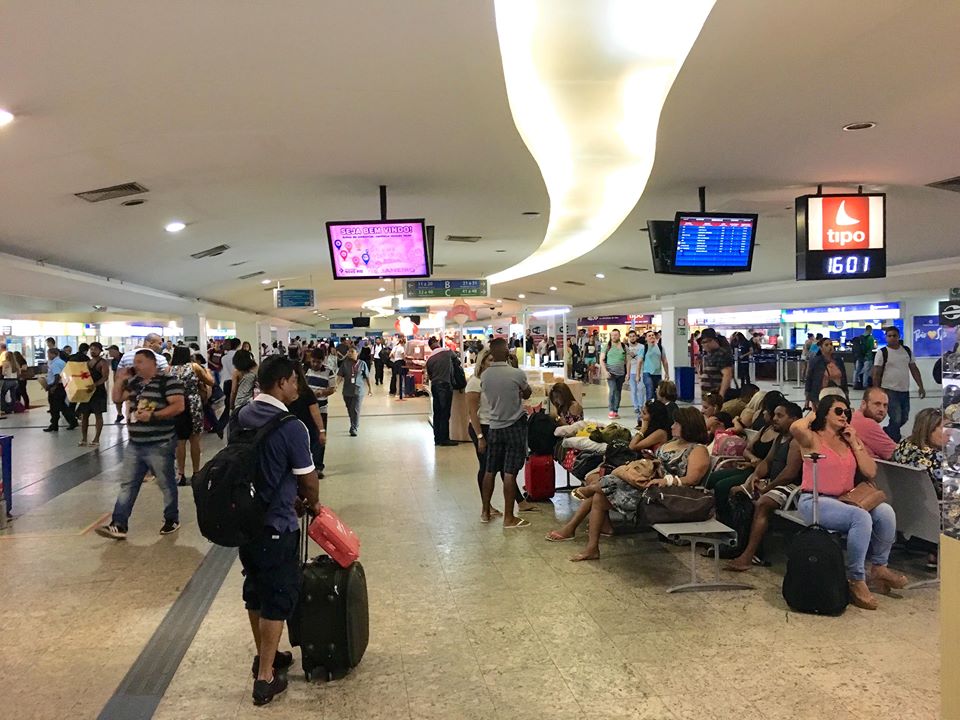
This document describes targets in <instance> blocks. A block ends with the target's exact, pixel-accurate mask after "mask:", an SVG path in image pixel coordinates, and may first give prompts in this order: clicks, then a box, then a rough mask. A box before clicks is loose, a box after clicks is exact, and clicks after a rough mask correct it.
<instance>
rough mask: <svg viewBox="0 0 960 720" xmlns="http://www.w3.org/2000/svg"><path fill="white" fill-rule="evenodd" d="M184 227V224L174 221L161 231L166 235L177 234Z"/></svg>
mask: <svg viewBox="0 0 960 720" xmlns="http://www.w3.org/2000/svg"><path fill="white" fill-rule="evenodd" d="M186 226H187V224H186V223H185V222H180V221H179V220H174V221H173V222H170V223H167V224H166V225H165V226H164V228H163V229H164V230H166V231H167V232H168V233H178V232H180V231H181V230H183V229H184V228H185V227H186Z"/></svg>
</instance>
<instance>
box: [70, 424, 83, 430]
mask: <svg viewBox="0 0 960 720" xmlns="http://www.w3.org/2000/svg"><path fill="white" fill-rule="evenodd" d="M78 427H80V423H74V424H73V425H67V430H76V429H77V428H78Z"/></svg>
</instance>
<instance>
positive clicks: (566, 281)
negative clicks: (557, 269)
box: [563, 280, 586, 287]
mask: <svg viewBox="0 0 960 720" xmlns="http://www.w3.org/2000/svg"><path fill="white" fill-rule="evenodd" d="M563 284H564V285H577V286H578V287H583V286H584V285H586V283H582V282H580V281H579V280H564V281H563Z"/></svg>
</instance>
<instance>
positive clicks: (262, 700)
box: [253, 673, 287, 705]
mask: <svg viewBox="0 0 960 720" xmlns="http://www.w3.org/2000/svg"><path fill="white" fill-rule="evenodd" d="M286 689H287V676H286V675H281V674H280V673H275V674H274V676H273V680H272V681H271V682H267V681H266V680H255V681H254V683H253V704H254V705H266V704H267V703H268V702H270V701H271V700H273V699H274V698H275V697H276V696H277V695H279V694H280V693H282V692H283V691H284V690H286Z"/></svg>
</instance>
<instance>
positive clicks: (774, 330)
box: [687, 309, 780, 349]
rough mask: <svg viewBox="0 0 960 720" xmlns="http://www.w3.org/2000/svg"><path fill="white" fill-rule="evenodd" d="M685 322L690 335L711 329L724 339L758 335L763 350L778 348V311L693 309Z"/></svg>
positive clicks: (748, 337)
mask: <svg viewBox="0 0 960 720" xmlns="http://www.w3.org/2000/svg"><path fill="white" fill-rule="evenodd" d="M687 322H688V323H689V324H690V333H691V334H693V333H694V332H696V331H703V329H704V328H708V327H711V328H713V329H714V330H716V331H717V333H719V334H720V335H723V336H725V337H730V336H731V335H733V333H735V332H741V333H743V335H744V337H746V338H747V339H748V340H749V339H750V338H752V337H753V336H754V335H755V334H758V333H759V334H760V344H761V345H762V346H763V347H764V348H765V349H776V348H777V347H779V346H780V310H743V311H740V312H712V311H710V310H699V309H695V310H690V311H689V313H688V314H687Z"/></svg>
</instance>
